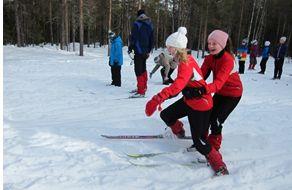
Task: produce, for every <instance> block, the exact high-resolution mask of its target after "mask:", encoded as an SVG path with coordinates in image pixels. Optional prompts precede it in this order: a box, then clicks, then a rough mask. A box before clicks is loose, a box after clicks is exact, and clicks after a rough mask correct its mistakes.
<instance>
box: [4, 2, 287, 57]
mask: <svg viewBox="0 0 292 190" xmlns="http://www.w3.org/2000/svg"><path fill="white" fill-rule="evenodd" d="M3 3H4V4H3V16H4V17H3V21H4V23H3V41H4V44H16V45H17V46H18V47H22V46H27V45H32V44H43V43H50V44H52V45H53V44H57V45H59V46H60V48H61V49H63V50H67V51H76V50H75V42H78V43H80V44H82V45H83V44H87V45H89V44H94V47H96V46H102V45H106V44H108V36H107V33H108V31H109V30H112V31H115V32H116V33H119V34H120V35H121V37H122V39H123V41H124V44H125V45H127V40H128V37H129V34H130V30H131V24H132V22H133V21H134V20H135V19H136V12H137V10H138V9H144V10H145V11H146V15H147V16H149V17H150V18H151V20H152V22H153V25H154V36H155V47H156V48H158V47H164V42H165V39H166V37H167V36H168V35H169V34H170V33H172V32H174V31H176V30H177V28H178V27H179V26H186V28H187V29H188V34H187V36H188V40H189V42H188V48H191V49H194V50H198V49H201V50H205V49H206V39H207V37H208V34H209V33H210V32H211V31H212V30H214V29H222V30H224V31H226V32H227V33H228V34H229V35H230V37H231V39H232V42H233V46H234V48H236V47H238V45H239V44H240V43H241V41H242V39H244V38H248V39H249V41H252V40H254V39H257V40H258V41H259V45H260V46H262V45H263V43H264V41H266V40H269V41H270V42H271V44H272V47H275V45H276V44H277V43H278V41H279V38H280V37H281V36H286V37H287V41H288V54H289V56H291V55H292V48H291V31H292V1H287V0H4V1H3ZM70 43H73V49H70V46H69V44H70ZM82 47H83V46H82ZM82 47H81V46H80V50H79V51H80V55H83V49H82Z"/></svg>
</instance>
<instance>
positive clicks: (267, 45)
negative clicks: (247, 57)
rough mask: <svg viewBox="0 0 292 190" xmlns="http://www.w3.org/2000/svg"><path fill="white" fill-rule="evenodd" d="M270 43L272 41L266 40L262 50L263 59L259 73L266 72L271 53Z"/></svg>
mask: <svg viewBox="0 0 292 190" xmlns="http://www.w3.org/2000/svg"><path fill="white" fill-rule="evenodd" d="M270 44H271V43H270V42H269V41H265V47H264V49H263V51H262V60H261V63H260V66H261V71H260V72H259V74H265V71H266V64H267V61H268V59H269V55H270Z"/></svg>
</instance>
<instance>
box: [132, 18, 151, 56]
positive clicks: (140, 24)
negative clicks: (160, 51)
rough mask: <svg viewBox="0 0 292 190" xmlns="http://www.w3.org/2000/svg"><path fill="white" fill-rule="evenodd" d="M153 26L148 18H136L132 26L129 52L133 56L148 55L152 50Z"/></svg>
mask: <svg viewBox="0 0 292 190" xmlns="http://www.w3.org/2000/svg"><path fill="white" fill-rule="evenodd" d="M153 39H154V36H153V26H152V22H151V20H150V18H149V17H147V16H146V15H143V16H142V17H138V18H137V20H136V21H135V22H134V23H133V25H132V30H131V36H130V47H129V50H132V49H133V50H134V52H135V54H145V53H150V52H151V50H152V49H153V45H154V42H153Z"/></svg>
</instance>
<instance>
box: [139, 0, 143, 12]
mask: <svg viewBox="0 0 292 190" xmlns="http://www.w3.org/2000/svg"><path fill="white" fill-rule="evenodd" d="M141 7H142V0H139V4H138V10H140V9H141Z"/></svg>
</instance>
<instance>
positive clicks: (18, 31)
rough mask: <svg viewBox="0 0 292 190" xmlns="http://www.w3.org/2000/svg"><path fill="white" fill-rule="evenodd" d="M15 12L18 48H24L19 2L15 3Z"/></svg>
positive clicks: (16, 0)
mask: <svg viewBox="0 0 292 190" xmlns="http://www.w3.org/2000/svg"><path fill="white" fill-rule="evenodd" d="M14 11H15V28H16V35H17V47H21V46H22V40H21V33H20V21H19V4H18V0H15V1H14Z"/></svg>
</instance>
